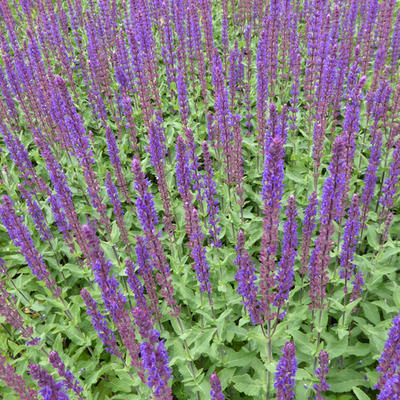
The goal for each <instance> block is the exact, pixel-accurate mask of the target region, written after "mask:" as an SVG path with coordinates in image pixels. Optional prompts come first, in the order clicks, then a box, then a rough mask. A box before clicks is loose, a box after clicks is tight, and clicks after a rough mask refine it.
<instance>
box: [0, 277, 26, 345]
mask: <svg viewBox="0 0 400 400" xmlns="http://www.w3.org/2000/svg"><path fill="white" fill-rule="evenodd" d="M11 299H12V297H11V296H10V294H9V293H8V291H7V289H6V288H5V283H4V282H3V281H0V315H2V316H3V317H5V319H6V322H7V323H9V324H10V325H11V326H12V327H13V328H14V329H15V331H17V332H22V336H23V337H25V338H30V337H31V336H32V334H33V328H32V327H25V323H24V320H23V319H22V317H21V315H20V313H19V312H18V311H17V307H16V304H14V303H13V302H12V300H11Z"/></svg>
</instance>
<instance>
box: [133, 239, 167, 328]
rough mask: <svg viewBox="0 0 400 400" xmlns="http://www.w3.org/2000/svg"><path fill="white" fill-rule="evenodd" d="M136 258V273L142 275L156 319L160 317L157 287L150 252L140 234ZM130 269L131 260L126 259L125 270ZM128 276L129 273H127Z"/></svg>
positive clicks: (137, 240) (137, 241)
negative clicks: (137, 267)
mask: <svg viewBox="0 0 400 400" xmlns="http://www.w3.org/2000/svg"><path fill="white" fill-rule="evenodd" d="M135 252H136V260H137V264H138V266H139V269H138V273H139V275H140V276H141V277H142V279H143V282H144V286H145V288H146V292H147V296H148V298H149V300H150V309H151V311H152V312H153V313H154V314H155V318H156V319H157V320H160V319H161V311H160V307H159V305H158V294H157V287H156V283H155V281H154V276H153V267H152V262H151V258H150V254H149V252H148V250H147V248H146V242H145V240H144V239H143V238H142V237H141V236H137V237H136V248H135ZM128 269H132V266H131V261H130V260H128V261H127V270H128ZM128 276H129V274H128Z"/></svg>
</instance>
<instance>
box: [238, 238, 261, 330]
mask: <svg viewBox="0 0 400 400" xmlns="http://www.w3.org/2000/svg"><path fill="white" fill-rule="evenodd" d="M244 245H245V237H244V233H243V231H239V232H238V236H237V246H236V248H235V249H236V254H237V257H236V258H235V261H234V263H235V265H236V266H237V268H238V271H237V273H236V275H235V279H236V281H237V282H238V288H237V291H238V293H239V294H240V295H241V296H243V301H242V302H243V305H244V306H245V307H246V308H247V310H248V312H249V315H250V318H251V321H252V322H253V324H254V325H257V324H258V323H260V314H259V306H260V304H259V301H258V300H257V292H258V287H257V286H256V284H255V281H256V280H257V277H256V275H255V272H256V268H255V265H254V264H253V262H252V261H251V259H250V256H249V254H248V253H247V251H246V250H245V248H244Z"/></svg>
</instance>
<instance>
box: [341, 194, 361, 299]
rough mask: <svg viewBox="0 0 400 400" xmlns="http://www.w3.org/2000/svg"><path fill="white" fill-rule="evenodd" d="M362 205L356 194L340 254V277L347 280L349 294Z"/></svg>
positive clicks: (350, 209) (346, 223) (345, 289)
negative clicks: (349, 281)
mask: <svg viewBox="0 0 400 400" xmlns="http://www.w3.org/2000/svg"><path fill="white" fill-rule="evenodd" d="M360 227H361V224H360V206H359V201H358V195H357V194H355V195H354V196H353V199H352V201H351V205H350V208H349V211H348V217H347V220H346V222H345V227H344V235H343V246H342V252H341V254H340V265H341V268H340V277H341V278H342V279H344V280H345V288H344V291H345V293H346V294H347V290H348V289H347V281H348V280H349V279H350V277H351V275H352V274H353V272H354V264H353V258H354V254H355V252H356V249H357V242H358V234H359V232H360Z"/></svg>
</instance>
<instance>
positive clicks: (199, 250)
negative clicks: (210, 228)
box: [188, 207, 212, 294]
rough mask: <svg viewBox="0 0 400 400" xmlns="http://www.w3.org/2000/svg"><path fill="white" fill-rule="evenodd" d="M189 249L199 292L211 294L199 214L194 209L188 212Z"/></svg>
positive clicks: (208, 268)
mask: <svg viewBox="0 0 400 400" xmlns="http://www.w3.org/2000/svg"><path fill="white" fill-rule="evenodd" d="M188 217H189V224H188V225H189V226H190V233H189V248H190V249H191V256H192V258H193V261H194V263H193V268H194V269H195V271H196V273H197V279H198V281H199V282H200V290H201V291H202V292H207V293H208V294H210V293H211V290H212V287H211V284H210V267H209V265H208V262H207V258H206V249H205V247H204V246H203V240H204V235H203V232H202V231H201V226H200V220H199V214H198V212H197V210H196V209H195V208H194V207H191V210H190V212H189V215H188Z"/></svg>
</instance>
